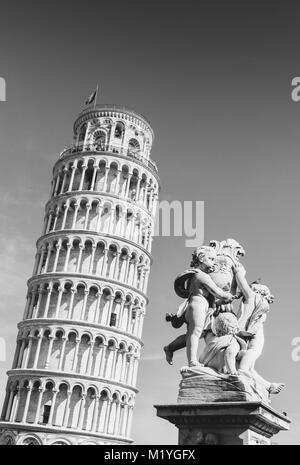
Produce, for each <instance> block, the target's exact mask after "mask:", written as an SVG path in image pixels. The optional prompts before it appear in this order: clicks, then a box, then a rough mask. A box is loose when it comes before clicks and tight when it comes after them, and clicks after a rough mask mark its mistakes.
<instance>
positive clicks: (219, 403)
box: [155, 367, 290, 445]
mask: <svg viewBox="0 0 300 465" xmlns="http://www.w3.org/2000/svg"><path fill="white" fill-rule="evenodd" d="M181 374H182V381H181V382H180V385H179V394H178V399H177V404H169V405H156V406H155V408H156V409H157V415H158V416H159V417H160V418H164V419H165V420H168V421H169V422H170V423H173V424H174V425H175V426H176V427H177V428H178V431H179V436H178V444H179V445H269V444H271V438H272V436H274V434H277V433H278V432H279V431H282V430H288V429H289V424H290V420H289V419H288V418H287V417H286V416H285V415H283V414H280V413H278V412H276V411H275V410H274V409H273V408H272V407H271V405H270V400H269V393H268V391H267V389H266V384H265V382H264V380H263V379H262V378H260V377H257V378H256V379H254V378H252V377H251V378H250V377H249V376H246V375H239V376H229V375H223V374H220V373H217V372H216V371H215V370H212V369H210V368H206V367H199V368H197V369H195V370H194V369H190V368H188V367H185V368H183V369H182V370H181Z"/></svg>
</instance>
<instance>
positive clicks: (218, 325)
mask: <svg viewBox="0 0 300 465" xmlns="http://www.w3.org/2000/svg"><path fill="white" fill-rule="evenodd" d="M211 329H212V332H213V333H214V334H215V335H216V336H218V337H220V336H227V335H228V334H236V333H237V332H238V331H239V323H238V319H237V317H236V315H235V314H234V313H233V312H222V313H219V314H218V315H217V316H216V317H215V318H214V319H213V321H212V327H211Z"/></svg>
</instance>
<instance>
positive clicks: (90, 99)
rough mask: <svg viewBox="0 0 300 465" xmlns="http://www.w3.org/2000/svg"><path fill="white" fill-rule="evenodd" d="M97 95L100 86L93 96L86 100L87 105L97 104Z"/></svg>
mask: <svg viewBox="0 0 300 465" xmlns="http://www.w3.org/2000/svg"><path fill="white" fill-rule="evenodd" d="M97 94H98V85H97V87H96V89H95V90H94V92H92V93H91V95H90V96H89V98H88V99H87V100H86V102H85V104H86V105H90V104H91V103H93V102H95V101H96V97H97Z"/></svg>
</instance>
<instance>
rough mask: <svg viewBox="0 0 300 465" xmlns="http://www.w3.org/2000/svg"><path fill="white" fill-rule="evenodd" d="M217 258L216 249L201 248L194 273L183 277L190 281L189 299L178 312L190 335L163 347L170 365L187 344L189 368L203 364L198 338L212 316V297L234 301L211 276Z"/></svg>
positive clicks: (193, 269) (191, 272) (192, 264)
mask: <svg viewBox="0 0 300 465" xmlns="http://www.w3.org/2000/svg"><path fill="white" fill-rule="evenodd" d="M215 259H216V251H215V249H214V248H213V247H210V246H202V247H199V248H198V249H197V250H196V251H195V252H194V254H193V257H192V263H191V267H192V270H191V269H190V270H187V271H186V272H185V273H184V274H183V275H181V276H180V278H181V279H182V278H183V277H184V276H185V275H186V276H187V277H188V278H189V279H188V288H187V293H188V298H187V300H186V302H185V304H184V305H183V306H181V307H180V309H179V312H178V313H177V316H178V317H180V316H182V315H184V319H185V322H186V323H187V334H186V335H185V336H184V335H182V336H179V338H176V339H175V341H173V342H172V343H171V344H169V345H168V346H165V347H164V351H165V353H166V358H167V361H168V362H169V363H172V357H173V352H174V351H175V350H178V349H180V348H182V347H184V346H185V345H186V351H187V360H188V365H189V366H190V367H194V366H198V365H201V364H200V362H199V361H198V360H197V351H198V346H199V339H200V337H201V335H202V332H203V329H204V328H205V326H206V324H207V317H208V316H209V298H210V297H211V296H214V297H215V298H217V299H222V300H224V301H225V302H231V301H232V300H233V296H232V295H231V294H230V293H229V292H225V291H223V290H222V289H221V288H219V287H218V286H217V285H216V284H215V283H214V281H213V280H212V278H211V277H210V276H209V273H210V272H212V271H213V270H214V261H215ZM175 283H176V281H175Z"/></svg>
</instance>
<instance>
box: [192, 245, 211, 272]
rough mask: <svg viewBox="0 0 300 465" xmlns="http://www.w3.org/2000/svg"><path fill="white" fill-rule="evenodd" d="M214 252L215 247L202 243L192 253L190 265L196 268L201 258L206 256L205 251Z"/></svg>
mask: <svg viewBox="0 0 300 465" xmlns="http://www.w3.org/2000/svg"><path fill="white" fill-rule="evenodd" d="M211 252H213V253H215V252H216V251H215V249H214V248H213V247H210V246H209V245H202V246H201V247H197V249H196V250H194V252H193V253H192V261H191V264H190V266H191V267H192V268H198V267H199V265H200V263H201V260H202V259H203V258H204V257H205V256H206V254H207V253H211Z"/></svg>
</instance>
